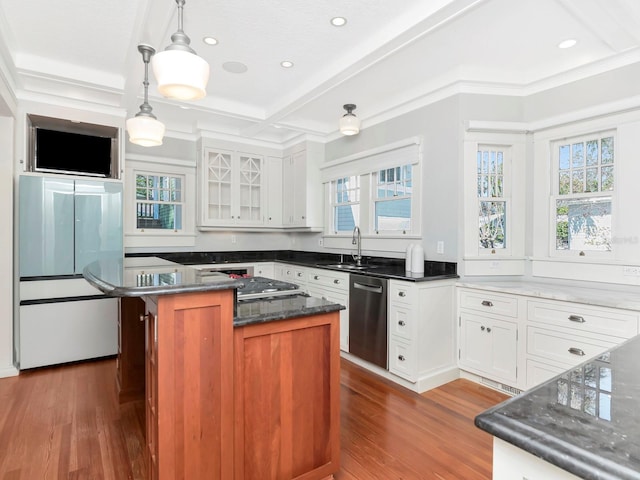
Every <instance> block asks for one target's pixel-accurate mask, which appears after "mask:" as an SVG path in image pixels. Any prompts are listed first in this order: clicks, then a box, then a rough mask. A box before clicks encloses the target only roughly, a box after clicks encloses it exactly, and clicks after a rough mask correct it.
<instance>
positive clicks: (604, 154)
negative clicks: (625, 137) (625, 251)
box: [553, 133, 615, 254]
mask: <svg viewBox="0 0 640 480" xmlns="http://www.w3.org/2000/svg"><path fill="white" fill-rule="evenodd" d="M553 151H554V156H555V158H554V160H555V162H554V163H555V165H556V172H557V174H556V177H555V181H554V183H555V187H554V189H553V192H554V193H555V195H554V198H553V202H554V204H555V219H554V220H555V229H554V230H555V248H556V251H579V252H581V254H584V252H585V251H611V239H612V234H611V226H612V215H611V202H612V197H613V189H614V157H615V155H614V136H613V134H612V133H606V134H595V135H591V136H586V137H579V138H573V139H569V140H563V141H559V142H556V143H555V144H554V150H553Z"/></svg>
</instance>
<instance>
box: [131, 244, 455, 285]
mask: <svg viewBox="0 0 640 480" xmlns="http://www.w3.org/2000/svg"><path fill="white" fill-rule="evenodd" d="M145 255H149V254H140V253H136V254H127V257H132V258H135V257H143V256H145ZM153 255H155V256H157V257H160V258H163V259H165V260H169V261H172V262H177V263H180V264H183V265H203V264H228V263H256V262H285V263H290V264H292V265H300V266H302V267H312V268H323V269H327V270H334V271H342V272H346V273H357V274H360V275H369V276H372V277H380V278H390V279H396V280H405V281H410V282H425V281H432V280H443V279H451V278H458V274H457V264H456V263H454V262H437V261H431V260H425V262H424V274H412V273H408V272H406V271H405V261H404V259H401V258H386V257H370V256H365V257H363V259H362V263H363V265H365V266H366V267H368V268H367V269H365V270H348V269H344V268H337V267H332V265H336V264H339V263H341V262H342V261H345V263H353V261H352V260H351V256H350V255H340V254H334V253H320V252H300V251H294V250H264V251H262V250H261V251H239V252H169V253H155V254H153Z"/></svg>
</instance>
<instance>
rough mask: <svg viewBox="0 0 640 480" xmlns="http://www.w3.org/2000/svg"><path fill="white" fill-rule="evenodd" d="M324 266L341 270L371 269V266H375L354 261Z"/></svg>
mask: <svg viewBox="0 0 640 480" xmlns="http://www.w3.org/2000/svg"><path fill="white" fill-rule="evenodd" d="M324 266H325V267H328V268H339V269H341V270H369V269H370V268H375V267H374V266H372V265H354V264H353V263H336V264H333V265H324Z"/></svg>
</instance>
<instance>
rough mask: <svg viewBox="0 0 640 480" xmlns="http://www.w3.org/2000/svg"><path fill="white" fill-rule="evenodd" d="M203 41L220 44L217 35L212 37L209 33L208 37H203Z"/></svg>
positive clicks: (208, 43)
mask: <svg viewBox="0 0 640 480" xmlns="http://www.w3.org/2000/svg"><path fill="white" fill-rule="evenodd" d="M202 41H203V42H204V43H206V44H207V45H217V44H218V39H217V38H215V37H212V36H210V35H207V36H206V37H204V38H203V39H202Z"/></svg>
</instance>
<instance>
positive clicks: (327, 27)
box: [0, 0, 640, 143]
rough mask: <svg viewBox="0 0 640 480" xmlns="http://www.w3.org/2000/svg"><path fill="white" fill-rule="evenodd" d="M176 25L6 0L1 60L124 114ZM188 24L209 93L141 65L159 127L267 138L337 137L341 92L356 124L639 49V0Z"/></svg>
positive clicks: (249, 1) (216, 9)
mask: <svg viewBox="0 0 640 480" xmlns="http://www.w3.org/2000/svg"><path fill="white" fill-rule="evenodd" d="M336 16H341V17H345V18H346V19H347V23H346V25H345V26H342V27H334V26H332V25H331V23H330V20H331V18H333V17H336ZM176 28H177V15H176V5H175V1H174V0H135V1H133V0H108V1H105V0H60V1H55V2H54V1H51V0H0V37H1V38H0V41H1V45H0V63H1V65H0V67H1V68H0V73H2V74H3V75H4V76H5V77H6V80H7V82H8V83H9V86H10V88H11V89H12V90H13V91H14V92H15V95H16V97H17V98H18V100H21V99H24V100H38V101H51V100H53V101H54V103H55V102H59V101H64V102H81V103H78V104H85V105H90V106H91V108H96V109H99V110H102V111H106V112H117V113H116V114H120V115H121V116H123V117H124V116H125V115H126V116H127V117H128V116H131V115H133V114H135V113H136V112H137V111H138V105H139V104H140V102H141V95H142V79H143V72H144V68H143V64H142V59H141V57H140V54H139V53H138V51H137V48H136V46H137V45H138V43H148V44H151V45H153V46H154V47H155V48H156V50H162V49H164V48H165V47H166V46H167V45H168V44H169V42H170V39H169V37H170V36H171V34H172V33H173V32H175V30H176ZM184 31H185V32H186V33H187V35H189V37H190V38H191V45H192V47H193V48H194V49H195V50H196V52H197V53H198V54H199V55H200V56H202V57H204V58H205V59H206V60H207V61H208V62H209V64H210V66H211V78H210V80H209V84H208V87H207V92H208V94H207V97H205V98H204V99H202V100H198V101H195V102H183V103H179V102H175V101H169V100H166V99H164V98H162V97H161V96H159V95H158V94H157V93H156V90H155V83H154V80H153V78H151V86H150V103H151V105H152V107H153V109H154V113H155V114H156V116H157V117H158V119H159V120H161V121H162V122H164V123H165V124H166V125H167V129H168V134H169V135H176V136H180V135H194V134H198V133H199V132H201V131H204V132H210V133H212V134H217V135H224V136H227V137H230V138H233V137H237V136H240V137H245V138H246V137H248V138H253V139H256V140H266V141H271V142H277V143H286V142H287V141H291V140H293V139H295V138H298V137H299V136H300V135H303V134H306V135H309V136H310V137H311V138H318V139H330V138H332V137H334V136H336V135H337V129H338V119H339V117H340V116H341V115H342V114H343V113H344V111H343V109H342V105H343V104H345V103H355V104H356V105H357V109H356V111H355V113H356V114H357V115H358V116H359V117H360V118H361V119H362V120H363V126H364V127H366V126H367V125H372V124H374V123H377V122H378V121H381V120H383V119H385V118H389V117H392V116H394V115H397V114H398V113H400V112H402V111H406V110H409V109H412V108H415V107H416V106H419V105H422V104H426V103H429V102H431V101H434V100H436V99H438V98H442V97H444V96H447V95H451V94H453V93H456V92H486V93H494V94H508V95H528V94H531V93H534V92H537V91H540V90H544V89H546V88H550V87H552V86H555V85H560V84H563V83H567V82H569V81H572V80H576V79H579V78H582V77H587V76H590V75H594V74H597V73H601V72H603V71H606V70H610V69H612V68H616V67H619V66H623V65H628V64H631V63H636V62H639V61H640V2H638V1H637V0H607V1H606V2H604V1H601V0H600V1H599V0H401V1H398V0H350V1H344V0H319V1H312V0H268V1H267V0H187V1H186V4H185V8H184ZM207 35H211V36H213V37H215V38H216V39H217V40H218V44H217V45H213V46H210V45H206V44H205V43H203V41H202V39H203V37H205V36H207ZM569 38H573V39H575V40H577V44H576V45H575V46H574V47H573V48H568V49H560V48H558V47H557V45H558V44H559V43H560V42H561V41H563V40H566V39H569ZM283 60H288V61H291V62H293V64H294V66H293V67H292V68H283V67H281V66H280V62H281V61H283ZM228 62H238V63H241V64H244V65H245V66H246V67H247V71H246V72H245V73H233V72H232V71H228V69H229V66H228V65H227V67H226V69H225V64H226V63H228ZM232 67H233V65H232ZM61 99H64V100H61Z"/></svg>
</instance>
